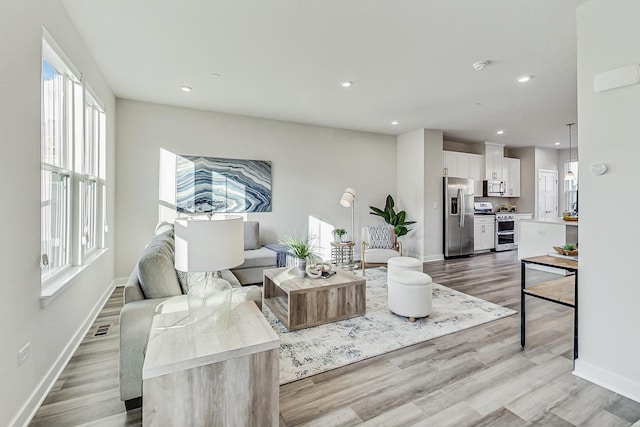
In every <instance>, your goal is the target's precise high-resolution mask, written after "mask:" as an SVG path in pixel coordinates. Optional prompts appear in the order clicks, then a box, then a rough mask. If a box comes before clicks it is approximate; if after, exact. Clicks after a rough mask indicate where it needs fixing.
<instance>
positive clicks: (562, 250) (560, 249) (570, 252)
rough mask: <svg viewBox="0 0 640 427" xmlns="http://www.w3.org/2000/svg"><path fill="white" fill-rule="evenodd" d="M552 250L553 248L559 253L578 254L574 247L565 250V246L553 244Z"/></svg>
mask: <svg viewBox="0 0 640 427" xmlns="http://www.w3.org/2000/svg"><path fill="white" fill-rule="evenodd" d="M553 250H555V251H556V252H557V253H558V254H559V255H566V256H578V250H577V249H574V250H571V251H569V250H567V249H565V248H562V247H560V246H554V247H553Z"/></svg>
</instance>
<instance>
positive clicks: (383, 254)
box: [364, 249, 399, 264]
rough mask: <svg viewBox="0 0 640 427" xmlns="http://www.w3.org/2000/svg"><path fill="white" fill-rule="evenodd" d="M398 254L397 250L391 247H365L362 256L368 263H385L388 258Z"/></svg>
mask: <svg viewBox="0 0 640 427" xmlns="http://www.w3.org/2000/svg"><path fill="white" fill-rule="evenodd" d="M398 255H399V254H398V251H396V250H393V249H367V250H365V251H364V258H365V260H366V262H367V263H368V264H386V263H387V261H389V259H390V258H393V257H397V256H398Z"/></svg>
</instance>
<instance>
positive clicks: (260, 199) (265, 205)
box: [176, 155, 271, 214]
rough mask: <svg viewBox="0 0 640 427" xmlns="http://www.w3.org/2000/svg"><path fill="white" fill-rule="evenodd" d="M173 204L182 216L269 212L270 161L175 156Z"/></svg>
mask: <svg viewBox="0 0 640 427" xmlns="http://www.w3.org/2000/svg"><path fill="white" fill-rule="evenodd" d="M176 201H177V211H178V212H181V213H192V214H197V213H215V212H271V162H270V161H266V160H244V159H224V158H219V157H202V156H183V155H178V156H177V160H176Z"/></svg>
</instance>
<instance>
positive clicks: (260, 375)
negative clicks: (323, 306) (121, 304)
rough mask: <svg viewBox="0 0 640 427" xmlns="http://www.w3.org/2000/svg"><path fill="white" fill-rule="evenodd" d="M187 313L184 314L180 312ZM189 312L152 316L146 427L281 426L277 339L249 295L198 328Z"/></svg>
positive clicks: (144, 415) (147, 357)
mask: <svg viewBox="0 0 640 427" xmlns="http://www.w3.org/2000/svg"><path fill="white" fill-rule="evenodd" d="M185 316H186V317H185ZM188 316H189V314H188V312H185V311H181V312H173V313H161V314H157V315H155V316H154V318H153V325H152V329H151V333H150V335H149V344H148V346H147V352H146V355H145V360H144V367H143V370H142V380H143V381H142V389H143V404H142V421H143V425H145V426H159V425H166V426H178V425H188V426H196V425H200V426H203V425H207V426H239V425H261V426H277V425H278V424H279V396H280V394H279V381H278V379H279V375H280V372H279V371H280V369H279V364H280V362H279V360H280V359H279V349H280V339H279V338H278V336H277V335H276V333H275V332H274V331H273V329H272V328H271V326H270V325H269V322H267V320H266V319H265V317H264V316H263V315H262V313H261V312H260V310H259V309H258V307H257V306H256V304H255V303H254V302H253V301H250V302H242V303H240V304H238V305H236V306H235V307H233V308H232V309H231V318H230V321H229V327H228V328H227V329H225V330H222V331H219V332H216V333H211V334H207V333H199V332H198V331H197V330H196V328H192V327H191V326H188V325H187V326H183V327H174V326H179V325H184V324H185V319H186V318H188Z"/></svg>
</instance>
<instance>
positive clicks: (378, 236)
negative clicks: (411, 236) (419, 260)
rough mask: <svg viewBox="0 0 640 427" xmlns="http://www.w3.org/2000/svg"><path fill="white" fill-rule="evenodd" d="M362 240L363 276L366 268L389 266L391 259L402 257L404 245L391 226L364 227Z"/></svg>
mask: <svg viewBox="0 0 640 427" xmlns="http://www.w3.org/2000/svg"><path fill="white" fill-rule="evenodd" d="M361 240H362V247H361V251H360V263H361V264H362V275H363V276H364V275H365V267H366V266H372V267H378V266H382V265H387V262H388V261H389V259H391V258H394V257H398V256H402V244H401V243H400V242H399V241H398V239H397V238H396V233H395V231H394V229H393V226H391V225H387V224H385V225H377V226H365V227H362V236H361Z"/></svg>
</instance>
